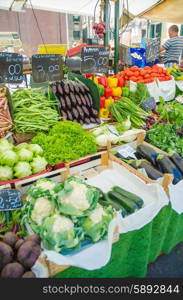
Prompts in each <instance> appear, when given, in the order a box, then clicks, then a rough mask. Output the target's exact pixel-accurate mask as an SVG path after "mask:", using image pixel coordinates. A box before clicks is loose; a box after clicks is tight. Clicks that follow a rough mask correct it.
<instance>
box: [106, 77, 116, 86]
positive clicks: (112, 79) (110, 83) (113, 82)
mask: <svg viewBox="0 0 183 300" xmlns="http://www.w3.org/2000/svg"><path fill="white" fill-rule="evenodd" d="M107 81H108V87H110V88H114V87H117V86H118V78H115V77H108V79H107Z"/></svg>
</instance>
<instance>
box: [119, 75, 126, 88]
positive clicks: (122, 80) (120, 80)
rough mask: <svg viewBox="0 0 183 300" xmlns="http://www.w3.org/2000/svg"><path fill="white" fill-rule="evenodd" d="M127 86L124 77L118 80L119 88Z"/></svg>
mask: <svg viewBox="0 0 183 300" xmlns="http://www.w3.org/2000/svg"><path fill="white" fill-rule="evenodd" d="M124 85H125V80H124V78H122V77H119V78H118V87H123V86H124Z"/></svg>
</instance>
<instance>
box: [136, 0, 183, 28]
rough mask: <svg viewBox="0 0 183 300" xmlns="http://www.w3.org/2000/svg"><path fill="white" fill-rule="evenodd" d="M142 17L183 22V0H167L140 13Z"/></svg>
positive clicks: (169, 21)
mask: <svg viewBox="0 0 183 300" xmlns="http://www.w3.org/2000/svg"><path fill="white" fill-rule="evenodd" d="M139 17H141V18H145V19H150V20H154V21H161V22H168V23H180V24H182V23H183V0H165V1H163V2H161V3H159V4H158V5H156V6H154V7H152V8H150V9H148V10H147V11H145V12H144V13H141V14H140V15H139Z"/></svg>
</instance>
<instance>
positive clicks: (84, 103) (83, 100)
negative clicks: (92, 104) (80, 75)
mask: <svg viewBox="0 0 183 300" xmlns="http://www.w3.org/2000/svg"><path fill="white" fill-rule="evenodd" d="M80 99H81V101H82V104H83V105H85V106H87V103H86V100H85V97H84V96H83V95H80Z"/></svg>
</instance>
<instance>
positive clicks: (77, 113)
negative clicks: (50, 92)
mask: <svg viewBox="0 0 183 300" xmlns="http://www.w3.org/2000/svg"><path fill="white" fill-rule="evenodd" d="M72 115H73V117H74V118H75V119H78V118H79V115H80V114H79V112H78V111H77V109H76V108H75V107H73V108H72Z"/></svg>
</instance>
